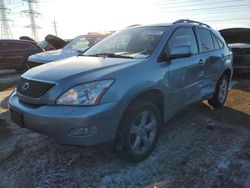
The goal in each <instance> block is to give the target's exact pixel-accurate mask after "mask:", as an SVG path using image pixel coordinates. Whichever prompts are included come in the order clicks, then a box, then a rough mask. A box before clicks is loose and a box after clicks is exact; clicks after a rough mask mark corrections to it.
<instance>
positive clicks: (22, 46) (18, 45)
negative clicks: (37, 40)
mask: <svg viewBox="0 0 250 188" xmlns="http://www.w3.org/2000/svg"><path fill="white" fill-rule="evenodd" d="M35 49H36V47H35V46H34V45H33V44H30V43H25V42H12V41H10V42H3V43H0V50H5V51H7V50H8V51H10V50H35Z"/></svg>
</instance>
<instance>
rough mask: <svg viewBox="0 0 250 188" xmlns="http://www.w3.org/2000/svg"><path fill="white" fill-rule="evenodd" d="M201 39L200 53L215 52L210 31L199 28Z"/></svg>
mask: <svg viewBox="0 0 250 188" xmlns="http://www.w3.org/2000/svg"><path fill="white" fill-rule="evenodd" d="M197 31H198V34H199V39H200V44H199V45H200V51H201V52H209V51H213V50H214V45H213V39H212V35H211V33H210V31H209V30H207V29H203V28H199V27H198V28H197Z"/></svg>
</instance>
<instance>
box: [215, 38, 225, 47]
mask: <svg viewBox="0 0 250 188" xmlns="http://www.w3.org/2000/svg"><path fill="white" fill-rule="evenodd" d="M215 38H216V40H217V42H218V44H219V46H220V48H224V43H223V42H221V40H220V39H218V37H215Z"/></svg>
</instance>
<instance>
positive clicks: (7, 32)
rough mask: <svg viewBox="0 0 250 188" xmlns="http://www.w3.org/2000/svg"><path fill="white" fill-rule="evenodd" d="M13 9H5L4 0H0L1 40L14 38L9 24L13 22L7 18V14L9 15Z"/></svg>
mask: <svg viewBox="0 0 250 188" xmlns="http://www.w3.org/2000/svg"><path fill="white" fill-rule="evenodd" d="M10 11H11V9H8V8H6V7H5V4H4V0H0V23H1V38H2V39H6V38H12V33H11V29H10V26H9V22H11V21H12V20H10V19H8V18H7V14H9V13H10Z"/></svg>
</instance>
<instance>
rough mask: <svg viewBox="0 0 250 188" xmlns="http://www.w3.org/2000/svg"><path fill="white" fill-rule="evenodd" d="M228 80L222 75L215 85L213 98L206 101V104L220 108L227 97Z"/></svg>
mask: <svg viewBox="0 0 250 188" xmlns="http://www.w3.org/2000/svg"><path fill="white" fill-rule="evenodd" d="M228 86H229V78H228V76H227V75H226V74H223V75H222V76H221V77H220V79H219V81H218V82H217V84H216V88H215V92H214V96H213V98H212V99H209V100H208V103H209V104H210V105H211V106H212V107H214V108H220V107H222V106H223V105H224V104H225V102H226V99H227V95H228Z"/></svg>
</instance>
